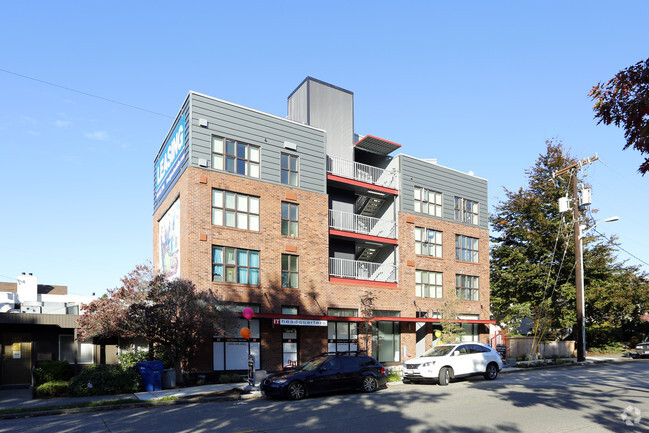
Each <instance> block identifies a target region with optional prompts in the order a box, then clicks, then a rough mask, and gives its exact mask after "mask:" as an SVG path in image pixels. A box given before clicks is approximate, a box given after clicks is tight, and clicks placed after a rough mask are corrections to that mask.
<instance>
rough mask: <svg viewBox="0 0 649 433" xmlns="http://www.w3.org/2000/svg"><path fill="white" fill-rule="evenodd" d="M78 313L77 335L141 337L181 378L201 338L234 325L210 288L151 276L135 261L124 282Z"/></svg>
mask: <svg viewBox="0 0 649 433" xmlns="http://www.w3.org/2000/svg"><path fill="white" fill-rule="evenodd" d="M82 311H83V314H82V315H81V317H80V318H79V321H78V324H79V331H78V336H79V339H81V340H85V339H88V338H92V337H111V336H119V337H124V338H133V337H135V336H141V337H143V338H145V339H146V340H147V341H148V342H149V348H150V349H149V352H150V353H151V354H152V355H153V354H154V355H155V356H156V357H157V358H164V359H166V360H168V361H169V362H170V363H171V364H172V365H173V366H174V368H175V369H176V373H177V375H176V376H177V381H178V383H179V384H182V383H183V377H182V374H181V367H182V365H183V363H186V362H187V361H188V359H189V358H190V357H191V356H192V355H194V354H195V353H196V351H197V349H198V347H199V345H200V344H201V343H203V342H204V341H205V340H206V339H207V338H210V337H212V336H213V335H215V334H219V333H224V332H225V331H228V330H229V329H230V328H231V327H233V326H234V324H235V321H236V318H235V314H234V313H233V312H232V310H231V309H230V308H229V306H228V305H227V304H225V303H223V302H221V301H220V300H219V299H218V298H217V297H216V296H215V295H214V294H213V293H212V292H211V291H209V292H199V291H197V290H196V288H195V286H194V285H193V284H192V283H191V281H189V280H183V279H174V280H168V279H167V278H166V277H165V276H164V275H155V276H154V275H153V271H152V269H151V266H150V265H139V266H137V267H136V268H135V269H134V270H133V271H132V272H130V273H129V274H127V275H126V276H124V277H123V278H122V286H121V287H119V288H116V289H114V290H109V291H108V294H107V296H105V297H102V298H99V299H96V300H95V301H93V302H91V303H90V304H88V305H87V306H86V307H85V308H84V309H83V310H82Z"/></svg>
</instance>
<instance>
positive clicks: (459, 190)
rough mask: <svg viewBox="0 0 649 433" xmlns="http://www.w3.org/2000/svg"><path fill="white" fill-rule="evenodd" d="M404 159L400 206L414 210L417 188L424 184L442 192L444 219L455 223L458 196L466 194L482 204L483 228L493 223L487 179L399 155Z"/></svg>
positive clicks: (480, 217) (466, 197)
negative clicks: (490, 221) (415, 190)
mask: <svg viewBox="0 0 649 433" xmlns="http://www.w3.org/2000/svg"><path fill="white" fill-rule="evenodd" d="M397 158H399V160H400V164H399V170H400V173H401V181H400V194H399V200H400V209H401V210H402V211H403V212H407V213H415V211H414V188H415V186H417V187H422V188H426V189H429V190H433V191H437V192H441V193H442V196H443V204H442V212H443V219H444V220H447V221H453V222H455V216H454V206H455V197H462V198H465V199H469V200H474V201H477V202H478V203H480V210H479V221H480V224H479V225H478V226H479V227H480V228H483V229H487V228H488V224H489V214H488V212H489V211H488V209H489V208H488V202H487V200H488V197H489V196H488V192H487V181H486V180H485V179H481V178H479V177H475V176H471V175H469V174H465V173H461V172H459V171H456V170H452V169H450V168H447V167H443V166H441V165H437V164H432V163H429V162H426V161H422V160H420V159H417V158H413V157H411V156H407V155H398V156H397Z"/></svg>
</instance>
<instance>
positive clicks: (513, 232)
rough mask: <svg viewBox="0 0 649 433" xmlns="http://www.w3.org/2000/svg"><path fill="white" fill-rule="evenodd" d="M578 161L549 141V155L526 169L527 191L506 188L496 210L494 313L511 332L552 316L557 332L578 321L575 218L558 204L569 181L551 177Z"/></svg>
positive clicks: (552, 323)
mask: <svg viewBox="0 0 649 433" xmlns="http://www.w3.org/2000/svg"><path fill="white" fill-rule="evenodd" d="M574 161H575V160H574V159H573V158H572V157H571V156H569V155H568V154H567V152H566V150H565V149H564V147H563V144H562V143H561V142H555V141H547V142H546V151H545V153H544V154H542V155H539V157H538V159H537V161H536V162H535V164H534V165H533V166H532V167H531V168H530V169H527V170H526V171H525V174H526V175H527V177H528V186H527V188H520V189H519V190H518V191H509V190H507V189H505V196H506V200H505V201H503V202H501V203H498V204H497V205H496V206H495V207H494V210H495V212H494V213H493V215H491V224H492V233H493V236H492V238H491V241H492V249H491V276H490V281H491V311H492V313H493V315H494V317H495V318H496V320H498V321H499V322H500V323H505V324H506V325H507V326H508V327H510V328H513V329H516V328H517V327H518V324H519V323H520V321H521V320H522V319H523V318H526V317H538V318H539V320H541V319H542V318H543V320H545V318H551V321H550V322H549V323H547V324H548V325H549V327H550V328H552V329H554V330H560V329H563V328H567V327H570V326H572V325H573V324H574V322H575V312H574V308H572V306H574V298H575V289H574V284H573V282H572V281H574V278H573V279H572V280H571V278H570V276H571V275H574V274H573V269H574V243H572V244H571V236H572V232H571V228H570V227H571V223H572V214H571V213H570V212H566V213H564V214H563V215H562V214H561V213H560V212H559V206H558V201H559V198H561V197H565V196H566V195H567V194H568V191H569V187H570V180H569V179H568V177H567V176H564V177H557V178H556V179H553V178H552V173H553V172H554V171H556V170H558V169H561V168H563V167H565V166H567V165H569V164H571V163H573V162H574ZM558 234H561V235H558ZM555 245H556V246H555ZM564 253H565V254H564ZM562 262H563V263H562ZM550 270H552V271H551V272H549V271H550ZM537 323H538V322H537Z"/></svg>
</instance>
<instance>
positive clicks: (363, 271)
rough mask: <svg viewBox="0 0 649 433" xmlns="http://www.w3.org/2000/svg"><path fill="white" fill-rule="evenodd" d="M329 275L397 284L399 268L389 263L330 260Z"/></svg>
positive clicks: (331, 258)
mask: <svg viewBox="0 0 649 433" xmlns="http://www.w3.org/2000/svg"><path fill="white" fill-rule="evenodd" d="M329 275H331V276H332V277H338V278H351V279H354V280H369V281H380V282H385V283H396V282H397V266H396V265H391V264H388V263H374V262H361V261H358V260H347V259H336V258H333V257H330V258H329Z"/></svg>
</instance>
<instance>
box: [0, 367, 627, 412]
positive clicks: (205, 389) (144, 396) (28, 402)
mask: <svg viewBox="0 0 649 433" xmlns="http://www.w3.org/2000/svg"><path fill="white" fill-rule="evenodd" d="M630 359H631V358H629V357H623V356H621V355H602V356H589V357H587V358H586V361H585V362H580V363H577V362H576V363H573V364H561V365H548V366H541V367H531V368H519V367H506V368H504V369H503V370H502V371H501V373H515V372H525V371H530V370H535V369H538V368H554V367H557V368H559V367H569V366H576V365H590V364H598V363H603V362H618V361H625V360H630ZM395 383H398V382H395ZM233 389H239V390H241V392H242V395H241V396H240V398H241V399H246V398H254V397H259V396H261V392H260V391H259V390H258V389H259V388H258V387H257V388H253V389H249V388H248V384H247V383H245V382H242V383H226V384H213V385H201V386H192V387H187V388H174V389H164V390H162V391H153V392H136V393H135V394H120V395H100V396H92V397H60V398H49V399H32V388H31V387H23V388H13V389H3V390H0V410H10V409H32V410H34V412H28V413H25V414H22V415H19V416H37V415H45V414H52V413H70V412H81V411H91V410H100V409H98V408H96V407H95V408H83V409H57V410H55V411H52V410H48V409H47V408H52V407H55V406H68V405H69V406H74V405H83V404H86V403H88V402H97V401H111V400H137V401H136V402H133V405H135V406H139V405H147V404H158V403H156V402H154V400H157V399H161V398H164V397H176V398H178V399H179V400H175V401H170V402H168V403H166V404H179V403H186V402H187V401H196V400H203V401H206V400H207V401H209V400H216V399H222V398H233V396H230V397H224V396H219V395H218V394H223V393H225V392H227V391H231V390H233ZM138 401H139V403H138ZM121 407H128V406H121ZM41 408H42V409H43V411H38V409H41ZM111 408H113V409H117V408H120V406H119V405H114V406H109V407H104V408H103V409H104V410H106V409H111ZM12 417H16V415H11V414H6V415H3V414H0V419H2V418H12Z"/></svg>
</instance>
